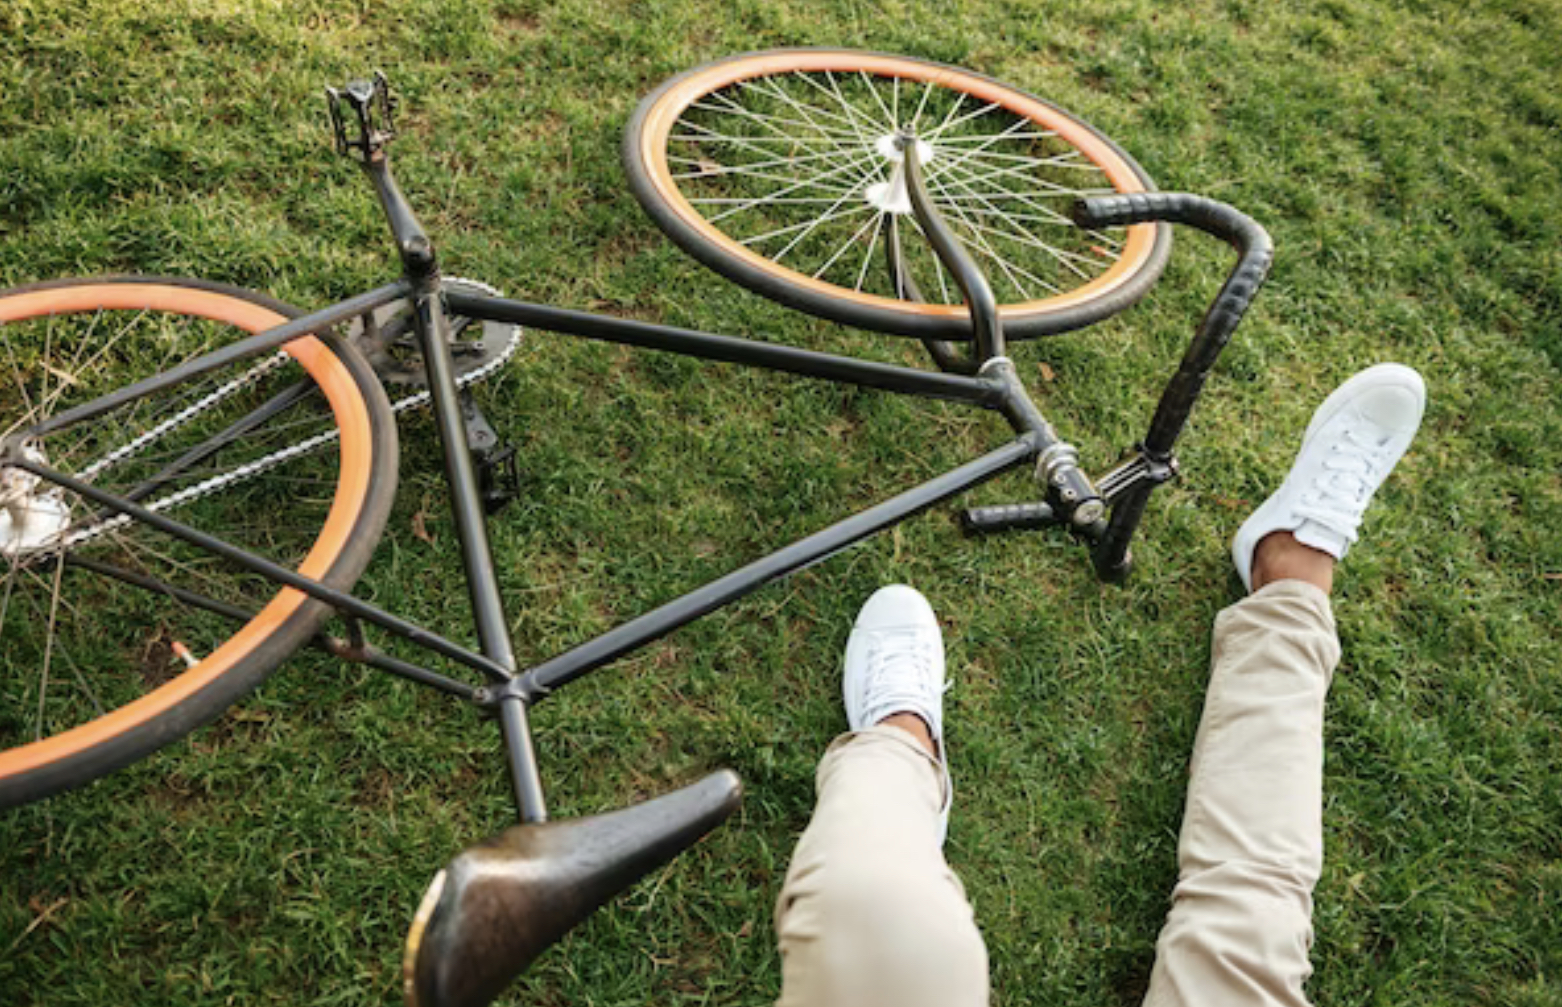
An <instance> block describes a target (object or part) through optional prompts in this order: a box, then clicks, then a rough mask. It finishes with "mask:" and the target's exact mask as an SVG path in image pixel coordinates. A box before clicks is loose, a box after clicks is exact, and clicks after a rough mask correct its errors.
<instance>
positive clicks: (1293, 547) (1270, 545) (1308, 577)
mask: <svg viewBox="0 0 1562 1007" xmlns="http://www.w3.org/2000/svg"><path fill="white" fill-rule="evenodd" d="M1334 564H1335V559H1334V557H1333V556H1330V555H1329V554H1328V553H1326V552H1322V551H1320V550H1318V549H1314V548H1312V547H1311V546H1306V545H1302V544H1301V543H1300V542H1298V541H1296V536H1294V535H1292V534H1291V533H1290V532H1288V531H1277V532H1271V533H1270V534H1268V535H1265V536H1264V537H1263V539H1262V540H1261V541H1260V542H1259V543H1258V548H1257V549H1254V550H1253V590H1254V591H1257V590H1258V589H1259V588H1261V587H1263V586H1264V585H1265V584H1270V583H1273V582H1274V581H1277V580H1300V581H1306V582H1307V583H1309V584H1312V585H1314V586H1315V587H1318V588H1320V589H1321V590H1322V591H1323V592H1324V593H1325V594H1328V593H1329V592H1330V591H1332V590H1333V588H1334Z"/></svg>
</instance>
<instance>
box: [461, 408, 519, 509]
mask: <svg viewBox="0 0 1562 1007" xmlns="http://www.w3.org/2000/svg"><path fill="white" fill-rule="evenodd" d="M461 420H462V423H463V425H464V426H465V427H466V446H467V450H468V451H470V452H472V464H473V466H474V467H475V468H476V469H477V488H478V491H479V493H481V495H482V498H483V510H484V511H485V512H486V513H488V514H497V513H499V512H500V511H501V510H503V509H504V508H505V506H506V505H507V504H509V502H510V501H512V500H514V499H515V498H516V497H518V496H520V495H521V474H520V470H519V469H518V468H517V467H516V453H515V445H513V444H507V443H505V442H503V441H501V440H500V439H499V434H498V432H497V431H496V430H494V427H493V424H492V423H489V422H488V417H486V416H484V415H483V410H482V409H481V408H479V406H478V404H477V400H476V399H474V398H473V397H472V396H471V394H470V393H468V392H462V393H461Z"/></svg>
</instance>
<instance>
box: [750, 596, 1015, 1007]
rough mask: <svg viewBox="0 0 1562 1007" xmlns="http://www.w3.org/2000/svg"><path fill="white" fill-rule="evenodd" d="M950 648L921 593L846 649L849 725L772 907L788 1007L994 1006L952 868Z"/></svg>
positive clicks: (889, 603)
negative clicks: (947, 851) (948, 850)
mask: <svg viewBox="0 0 1562 1007" xmlns="http://www.w3.org/2000/svg"><path fill="white" fill-rule="evenodd" d="M943 688H944V669H943V644H942V640H941V638H940V636H939V631H938V622H937V620H936V619H935V618H934V616H933V612H932V609H931V607H929V606H928V604H927V601H926V599H924V598H923V597H922V596H921V595H919V594H917V593H916V592H915V591H913V590H912V589H910V588H907V587H903V586H898V585H897V586H893V587H889V588H885V589H883V590H881V591H879V592H877V593H876V594H874V596H873V597H872V598H870V599H869V600H868V603H867V604H866V605H864V606H863V610H862V613H861V615H859V616H858V619H857V624H856V628H854V629H853V631H852V637H851V641H850V643H849V644H848V645H847V654H846V670H845V682H844V692H845V698H846V708H847V719H848V722H849V724H850V726H851V728H852V730H851V731H849V732H848V733H847V734H844V735H842V736H841V737H839V738H837V739H836V740H835V742H834V743H833V744H832V745H831V746H830V748H829V751H828V752H827V753H826V754H825V757H824V759H823V761H822V762H821V763H820V765H819V771H818V775H817V788H818V803H817V805H816V806H815V808H814V814H813V819H812V820H811V821H810V823H809V825H808V828H807V830H806V831H805V832H804V833H803V836H802V838H801V839H800V840H799V841H798V844H797V849H796V851H795V852H794V853H793V855H792V863H791V867H790V869H789V870H788V871H787V877H786V883H785V885H784V886H783V887H782V890H781V895H780V898H779V899H778V900H777V903H776V934H777V939H778V942H779V944H780V948H781V959H782V985H781V999H780V1001H779V1005H780V1007H837V1005H838V1007H891V1005H894V1007H919V1005H927V1007H986V1004H987V993H988V987H987V950H986V947H985V945H984V944H983V943H982V938H981V934H980V933H979V932H978V931H977V929H976V922H975V918H974V916H973V914H972V911H971V907H970V904H969V903H968V902H967V901H966V898H965V891H964V889H963V888H962V887H961V885H960V881H959V879H958V878H956V877H955V875H954V872H953V871H951V870H950V869H949V865H948V864H947V863H946V862H945V861H944V855H943V839H944V829H945V822H946V818H947V815H948V807H949V798H950V789H949V777H948V773H947V772H946V770H945V768H944V761H943V758H942V756H943V749H942V745H943V730H942V695H943Z"/></svg>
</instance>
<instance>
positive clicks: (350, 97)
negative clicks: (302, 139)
mask: <svg viewBox="0 0 1562 1007" xmlns="http://www.w3.org/2000/svg"><path fill="white" fill-rule="evenodd" d="M325 104H326V110H327V111H328V112H330V114H331V138H332V140H333V141H334V142H335V144H336V151H337V153H339V154H345V155H346V156H348V157H354V158H357V159H358V160H360V161H364V162H368V161H373V160H375V159H376V158H378V157H379V155H380V152H381V151H382V150H384V148H385V145H386V144H388V143H390V141H391V139H392V138H393V137H395V135H396V124H395V120H394V119H393V114H394V113H395V111H396V99H395V97H394V96H393V95H392V94H391V90H390V81H389V80H387V79H386V77H385V75H384V74H383V73H381V72H380V71H378V70H376V71H374V77H373V79H371V80H354V81H349V82H348V84H347V86H345V87H343V88H341V89H340V90H338V89H336V88H334V87H328V88H326V89H325Z"/></svg>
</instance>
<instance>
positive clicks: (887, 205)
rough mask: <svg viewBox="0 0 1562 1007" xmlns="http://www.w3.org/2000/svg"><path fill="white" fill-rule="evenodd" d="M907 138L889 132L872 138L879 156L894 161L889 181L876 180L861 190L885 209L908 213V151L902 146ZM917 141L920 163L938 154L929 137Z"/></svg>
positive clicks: (869, 199) (927, 161) (932, 158)
mask: <svg viewBox="0 0 1562 1007" xmlns="http://www.w3.org/2000/svg"><path fill="white" fill-rule="evenodd" d="M904 142H905V139H904V138H903V137H902V136H901V135H900V134H899V133H886V134H884V135H883V136H881V137H879V138H878V139H877V140H875V141H873V149H874V150H876V151H878V153H879V156H880V157H882V158H884V159H885V160H886V161H889V162H890V163H892V164H894V166H895V167H894V169H893V170H892V171H891V172H890V176H889V180H888V181H886V182H875V183H873V184H872V185H870V186H868V187H867V188H866V189H864V190H863V192H862V198H863V199H866V200H867V201H868V203H869V204H870V205H872V206H874V207H876V208H877V209H878V210H880V211H881V212H883V213H900V214H906V213H910V212H911V194H910V193H909V192H907V191H906V172H905V169H904V168H903V167H902V165H903V163H904V161H905V159H906V154H905V151H904V150H902V149H901V144H902V143H904ZM911 142H912V143H915V144H916V145H917V163H918V164H920V165H922V166H924V167H926V166H927V165H929V164H931V163H933V160H934V159H935V158H936V157H937V156H938V155H937V153H936V152H935V151H934V149H933V145H932V144H930V143H928V142H927V141H926V140H912V141H911Z"/></svg>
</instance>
